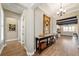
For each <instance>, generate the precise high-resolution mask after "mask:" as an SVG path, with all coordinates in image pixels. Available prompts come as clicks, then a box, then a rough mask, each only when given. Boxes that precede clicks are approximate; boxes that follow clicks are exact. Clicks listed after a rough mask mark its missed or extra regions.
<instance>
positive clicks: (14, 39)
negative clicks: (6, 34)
mask: <svg viewBox="0 0 79 59" xmlns="http://www.w3.org/2000/svg"><path fill="white" fill-rule="evenodd" d="M15 40H17V39H10V40H6V41H15Z"/></svg>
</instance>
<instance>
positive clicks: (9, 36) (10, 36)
mask: <svg viewBox="0 0 79 59" xmlns="http://www.w3.org/2000/svg"><path fill="white" fill-rule="evenodd" d="M4 14H5V39H6V40H7V41H11V40H14V39H18V20H20V15H19V14H16V13H14V12H11V11H8V10H4ZM9 24H15V25H16V31H9V29H8V27H9ZM19 25H20V24H19Z"/></svg>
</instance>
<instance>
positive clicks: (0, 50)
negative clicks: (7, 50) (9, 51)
mask: <svg viewBox="0 0 79 59" xmlns="http://www.w3.org/2000/svg"><path fill="white" fill-rule="evenodd" d="M5 46H6V44H5V45H3V46H2V47H1V49H0V54H1V53H2V51H3V49H4V47H5Z"/></svg>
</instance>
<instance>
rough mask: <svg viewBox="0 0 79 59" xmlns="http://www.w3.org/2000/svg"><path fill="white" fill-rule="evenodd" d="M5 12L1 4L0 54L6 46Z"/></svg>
mask: <svg viewBox="0 0 79 59" xmlns="http://www.w3.org/2000/svg"><path fill="white" fill-rule="evenodd" d="M4 44H5V43H4V12H3V8H2V6H1V4H0V54H1V51H2V49H3V46H4Z"/></svg>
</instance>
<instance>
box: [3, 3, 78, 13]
mask: <svg viewBox="0 0 79 59" xmlns="http://www.w3.org/2000/svg"><path fill="white" fill-rule="evenodd" d="M2 5H3V7H4V9H8V10H11V11H13V12H16V13H20V14H21V13H22V11H23V8H29V7H34V6H36V7H37V6H38V7H40V8H41V9H42V10H44V11H45V12H48V13H50V14H56V12H57V11H58V9H59V6H60V4H59V3H18V4H17V3H4V4H2ZM63 8H64V9H66V12H67V13H68V12H71V11H77V10H79V4H78V3H63Z"/></svg>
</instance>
